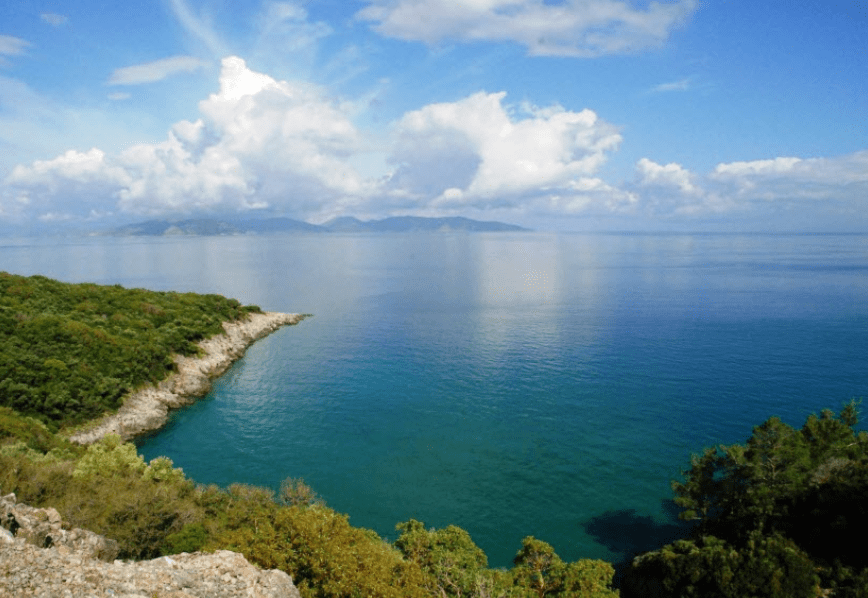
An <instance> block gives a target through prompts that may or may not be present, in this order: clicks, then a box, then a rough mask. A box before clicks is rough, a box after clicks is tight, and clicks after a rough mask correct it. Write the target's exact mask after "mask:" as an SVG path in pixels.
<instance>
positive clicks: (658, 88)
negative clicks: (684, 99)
mask: <svg viewBox="0 0 868 598" xmlns="http://www.w3.org/2000/svg"><path fill="white" fill-rule="evenodd" d="M691 83H692V82H691V79H690V77H687V78H686V79H679V80H678V81H670V82H668V83H661V84H659V85H655V86H654V87H653V88H651V91H652V92H654V93H666V92H670V91H687V90H689V89H690V88H691Z"/></svg>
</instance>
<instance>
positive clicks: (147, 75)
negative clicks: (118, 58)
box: [107, 56, 207, 85]
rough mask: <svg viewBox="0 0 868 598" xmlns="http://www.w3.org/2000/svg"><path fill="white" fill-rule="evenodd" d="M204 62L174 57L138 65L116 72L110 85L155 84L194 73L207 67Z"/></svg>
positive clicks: (192, 58) (196, 59) (110, 79)
mask: <svg viewBox="0 0 868 598" xmlns="http://www.w3.org/2000/svg"><path fill="white" fill-rule="evenodd" d="M206 65H207V63H206V62H205V61H204V60H200V59H199V58H195V57H193V56H172V57H171V58H163V59H162V60H155V61H154V62H147V63H145V64H136V65H133V66H127V67H124V68H120V69H117V70H115V72H113V73H112V76H111V77H109V80H108V83H107V84H108V85H141V84H142V83H155V82H157V81H162V80H163V79H166V78H167V77H171V76H172V75H177V74H179V73H192V72H194V71H196V70H198V69H200V68H203V67H204V66H206Z"/></svg>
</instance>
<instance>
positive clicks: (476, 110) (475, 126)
mask: <svg viewBox="0 0 868 598" xmlns="http://www.w3.org/2000/svg"><path fill="white" fill-rule="evenodd" d="M505 96H506V94H505V93H503V92H501V93H476V94H474V95H471V96H470V97H468V98H465V99H463V100H459V101H457V102H450V103H440V104H431V105H428V106H425V107H424V108H422V109H420V110H416V111H413V112H409V113H407V114H405V115H404V117H403V118H402V119H401V120H400V121H399V122H398V123H397V126H396V131H395V145H394V150H393V153H392V158H391V161H392V162H393V163H394V164H396V165H397V168H396V169H395V171H394V172H393V174H392V176H391V179H390V181H389V183H388V185H387V189H388V190H389V193H390V195H391V196H392V197H403V198H406V199H407V200H408V205H412V203H415V204H416V206H417V207H418V205H419V204H423V205H428V206H435V207H439V208H453V209H454V208H459V207H474V208H481V207H505V206H509V207H519V206H523V205H526V204H527V203H528V202H538V201H539V200H541V199H545V200H546V201H547V200H548V199H550V198H551V197H554V196H558V197H562V196H564V195H568V196H574V195H576V194H579V195H583V196H584V195H587V193H586V192H587V189H583V188H582V187H581V185H579V184H578V181H581V180H583V179H584V178H585V177H589V176H591V175H593V174H595V173H596V172H597V171H598V170H599V168H600V166H601V165H602V164H603V163H604V162H605V160H606V157H607V154H608V153H609V152H612V151H615V150H616V149H617V147H618V144H619V143H620V142H621V136H620V134H619V133H618V130H617V128H616V127H614V126H612V125H610V124H609V123H606V122H604V121H601V120H600V119H599V118H598V117H597V115H596V114H595V113H594V112H593V111H591V110H583V111H581V112H573V111H569V110H565V109H563V108H562V107H560V106H551V107H548V108H538V107H535V106H531V105H527V104H525V105H523V106H521V107H519V109H518V110H516V111H515V113H512V112H511V110H510V109H509V108H508V107H507V106H505V105H504V103H503V100H504V98H505Z"/></svg>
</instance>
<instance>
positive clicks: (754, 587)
mask: <svg viewBox="0 0 868 598" xmlns="http://www.w3.org/2000/svg"><path fill="white" fill-rule="evenodd" d="M856 407H857V405H856V403H855V402H851V403H850V404H849V405H847V406H846V407H844V409H843V410H842V411H841V413H840V414H839V415H835V414H834V413H833V412H831V411H828V410H826V411H823V412H822V413H821V414H820V416H816V415H811V416H810V417H808V419H807V421H806V422H805V424H804V426H802V428H801V430H796V429H794V428H792V427H790V426H788V425H786V424H784V423H782V422H781V421H780V420H779V419H777V418H771V419H769V420H768V421H766V422H765V423H763V424H762V425H759V426H756V427H755V428H754V429H753V434H752V435H751V437H750V438H749V439H748V440H747V442H746V443H745V444H743V445H741V444H736V445H732V446H720V447H715V448H709V449H707V450H706V451H705V452H704V453H703V454H702V455H696V456H694V457H693V460H692V463H691V467H690V469H689V470H687V471H686V472H684V480H683V481H680V482H674V483H673V490H674V492H675V502H676V503H677V504H678V505H679V506H681V507H682V508H683V509H684V511H683V513H682V515H681V517H682V518H684V519H688V520H692V521H695V522H696V524H697V525H696V528H695V531H694V534H693V537H691V538H690V539H686V540H682V541H679V542H676V543H674V544H672V545H669V546H666V547H664V548H662V549H660V550H658V551H654V552H651V553H648V554H645V555H643V556H642V557H640V558H639V559H637V561H636V562H635V563H634V565H633V567H632V568H631V570H630V571H628V573H627V577H626V582H625V586H624V590H623V595H624V596H647V595H655V594H653V593H652V590H651V588H657V589H659V590H662V592H661V593H659V594H657V595H663V596H707V597H718V596H719V597H729V596H732V597H736V596H739V597H741V596H775V597H781V598H784V597H800V596H804V597H811V596H820V595H822V593H821V592H822V590H821V588H824V589H827V590H832V591H833V592H834V595H835V596H854V597H855V596H868V551H866V550H864V548H863V547H862V546H861V545H860V542H861V539H862V538H863V537H864V535H865V532H866V531H868V505H866V503H865V496H866V495H868V433H866V432H859V433H857V432H856V431H855V427H856V425H857V423H858V418H857V409H856Z"/></svg>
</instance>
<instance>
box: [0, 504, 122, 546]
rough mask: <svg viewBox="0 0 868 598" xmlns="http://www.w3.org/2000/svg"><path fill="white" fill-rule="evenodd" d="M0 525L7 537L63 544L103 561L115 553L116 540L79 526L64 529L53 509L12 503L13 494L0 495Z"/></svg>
mask: <svg viewBox="0 0 868 598" xmlns="http://www.w3.org/2000/svg"><path fill="white" fill-rule="evenodd" d="M0 527H2V528H3V529H4V530H5V531H6V532H8V537H7V538H6V539H7V540H9V539H11V540H16V539H20V540H21V541H23V542H25V543H27V544H30V545H32V546H36V547H38V548H50V547H52V546H55V547H63V548H65V549H68V550H72V551H75V552H77V553H79V554H81V555H83V556H87V557H88V558H94V559H102V560H104V561H111V560H114V558H115V557H116V556H117V555H118V543H117V542H115V541H114V540H110V539H109V538H104V537H102V536H100V535H98V534H95V533H93V532H89V531H87V530H83V529H78V528H76V529H72V530H65V529H63V522H62V521H61V519H60V514H59V513H58V512H57V511H56V510H55V509H50V508H49V509H36V508H33V507H29V506H27V505H25V504H20V503H16V502H15V495H14V494H7V495H6V496H3V497H0ZM0 542H3V540H2V539H0ZM3 543H6V544H9V543H11V542H3Z"/></svg>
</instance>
